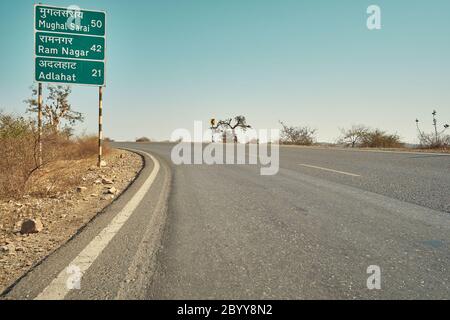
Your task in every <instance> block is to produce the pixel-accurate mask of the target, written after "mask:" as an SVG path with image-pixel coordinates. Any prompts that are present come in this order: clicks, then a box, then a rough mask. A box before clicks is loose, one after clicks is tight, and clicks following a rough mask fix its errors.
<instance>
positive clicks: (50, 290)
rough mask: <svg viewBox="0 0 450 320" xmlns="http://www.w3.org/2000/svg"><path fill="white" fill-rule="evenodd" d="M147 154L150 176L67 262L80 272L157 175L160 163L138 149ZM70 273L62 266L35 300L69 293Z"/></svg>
mask: <svg viewBox="0 0 450 320" xmlns="http://www.w3.org/2000/svg"><path fill="white" fill-rule="evenodd" d="M140 152H142V153H145V154H146V155H147V156H149V157H150V158H151V159H152V161H153V163H154V168H153V171H152V173H151V174H150V176H149V177H148V178H147V180H146V181H145V182H144V184H143V185H142V186H141V188H140V189H139V190H138V191H137V192H136V194H135V195H134V196H133V197H132V198H131V199H130V201H129V202H128V203H127V204H126V205H125V207H124V208H123V209H122V211H120V212H119V213H118V214H117V215H116V216H115V217H114V219H113V220H112V221H111V222H110V223H109V225H108V226H106V227H105V229H103V230H102V231H101V232H100V233H99V234H98V235H97V236H96V237H95V238H94V239H92V241H91V242H90V243H89V244H88V245H87V246H86V248H84V249H83V251H81V252H80V254H79V255H78V256H77V257H76V258H75V259H74V260H73V261H72V262H71V263H70V264H69V266H76V267H78V268H80V272H81V274H84V273H85V272H86V271H87V270H88V269H89V267H90V266H91V265H92V264H93V263H94V261H95V260H96V259H97V258H98V257H99V256H100V254H101V253H102V251H103V250H104V249H105V248H106V247H107V246H108V244H109V242H110V241H111V240H112V239H113V238H114V236H115V235H116V234H117V233H118V232H119V230H120V229H121V228H122V226H123V225H124V224H125V223H126V222H127V220H128V219H129V218H130V217H131V215H132V214H133V212H134V210H135V209H136V208H137V207H138V205H139V204H140V202H141V201H142V199H143V198H144V196H145V195H146V193H147V192H148V190H149V189H150V187H151V186H152V184H153V182H154V181H155V179H156V176H157V175H158V172H159V169H160V164H159V162H158V160H156V158H155V157H153V156H152V155H151V154H148V153H146V152H143V151H140ZM70 277H71V274H69V273H67V268H64V269H63V270H62V271H61V272H60V273H59V275H58V276H57V277H56V278H55V279H54V280H53V281H52V282H51V283H50V284H49V285H48V286H47V287H46V288H45V289H44V291H42V292H41V293H40V294H39V295H38V296H37V297H36V298H35V300H62V299H64V297H65V296H66V295H67V294H68V293H69V291H70V289H69V288H68V286H67V281H68V280H69V279H70Z"/></svg>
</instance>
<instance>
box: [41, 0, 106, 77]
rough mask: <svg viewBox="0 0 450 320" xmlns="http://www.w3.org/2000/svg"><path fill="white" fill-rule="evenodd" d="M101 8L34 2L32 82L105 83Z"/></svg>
mask: <svg viewBox="0 0 450 320" xmlns="http://www.w3.org/2000/svg"><path fill="white" fill-rule="evenodd" d="M105 22H106V14H105V13H104V12H101V11H91V10H83V9H80V8H78V7H75V6H70V7H68V8H62V7H52V6H47V5H35V49H34V50H35V52H34V53H35V81H37V82H54V83H67V84H84V85H95V86H104V85H105V52H106V39H105V36H106V34H105V30H106V29H105Z"/></svg>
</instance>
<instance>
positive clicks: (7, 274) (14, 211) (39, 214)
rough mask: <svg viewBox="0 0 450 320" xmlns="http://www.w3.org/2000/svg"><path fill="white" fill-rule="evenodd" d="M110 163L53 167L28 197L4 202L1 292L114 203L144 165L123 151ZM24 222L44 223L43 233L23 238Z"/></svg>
mask: <svg viewBox="0 0 450 320" xmlns="http://www.w3.org/2000/svg"><path fill="white" fill-rule="evenodd" d="M105 161H106V167H102V168H97V167H96V158H90V159H84V160H77V161H60V162H58V163H54V164H52V165H51V166H49V167H46V168H45V169H43V170H42V171H41V172H40V173H39V174H37V175H36V177H35V178H34V179H33V181H32V182H31V184H32V185H33V186H34V187H32V188H30V190H29V192H28V193H27V195H25V196H24V197H22V198H21V199H19V200H17V199H14V200H0V293H1V292H2V291H3V290H4V289H6V288H7V287H8V286H9V285H11V284H12V283H14V281H15V280H16V279H18V278H19V277H20V276H21V275H22V274H24V273H25V272H26V271H27V270H29V269H30V268H31V267H32V266H33V265H35V264H36V263H38V262H39V261H41V260H42V259H43V258H45V257H46V256H48V255H49V254H50V253H51V252H53V251H54V250H56V249H57V248H58V247H60V246H61V245H62V244H63V243H65V242H66V241H67V240H68V239H69V238H70V237H71V236H73V235H74V234H75V233H76V232H77V230H79V229H80V228H81V227H82V226H84V225H85V224H86V223H87V222H89V221H90V220H91V219H92V218H93V217H94V216H95V215H96V214H97V213H98V212H100V211H101V210H103V208H105V207H106V206H107V205H109V204H110V203H111V202H112V201H113V200H114V198H115V197H117V196H118V195H119V194H120V193H121V192H122V191H123V190H124V189H126V187H127V186H128V185H129V184H130V183H131V182H132V181H133V180H134V179H135V178H136V176H137V174H138V173H139V171H140V170H141V168H142V165H143V162H142V158H141V157H140V156H139V155H137V154H134V153H131V152H127V151H121V150H111V152H110V153H109V154H108V155H107V156H105ZM25 219H39V220H40V221H41V222H42V224H43V230H42V231H41V232H39V233H34V234H28V235H27V234H21V233H20V228H21V223H22V221H24V220H25Z"/></svg>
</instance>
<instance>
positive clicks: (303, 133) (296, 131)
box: [280, 121, 317, 146]
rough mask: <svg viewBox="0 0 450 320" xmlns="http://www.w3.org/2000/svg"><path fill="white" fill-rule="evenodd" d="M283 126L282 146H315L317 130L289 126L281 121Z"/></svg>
mask: <svg viewBox="0 0 450 320" xmlns="http://www.w3.org/2000/svg"><path fill="white" fill-rule="evenodd" d="M280 124H281V126H282V129H281V139H280V144H287V145H304V146H310V145H313V144H314V143H315V141H316V137H315V135H316V132H317V130H316V129H312V128H310V127H307V126H305V127H294V126H288V125H286V124H285V123H284V122H281V121H280Z"/></svg>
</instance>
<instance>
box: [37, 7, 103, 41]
mask: <svg viewBox="0 0 450 320" xmlns="http://www.w3.org/2000/svg"><path fill="white" fill-rule="evenodd" d="M105 22H106V14H105V12H101V11H90V10H89V11H88V10H82V9H79V8H77V7H74V6H71V7H69V8H62V7H52V6H47V5H35V28H36V30H38V31H49V32H62V33H70V34H83V35H91V36H104V35H105Z"/></svg>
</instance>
